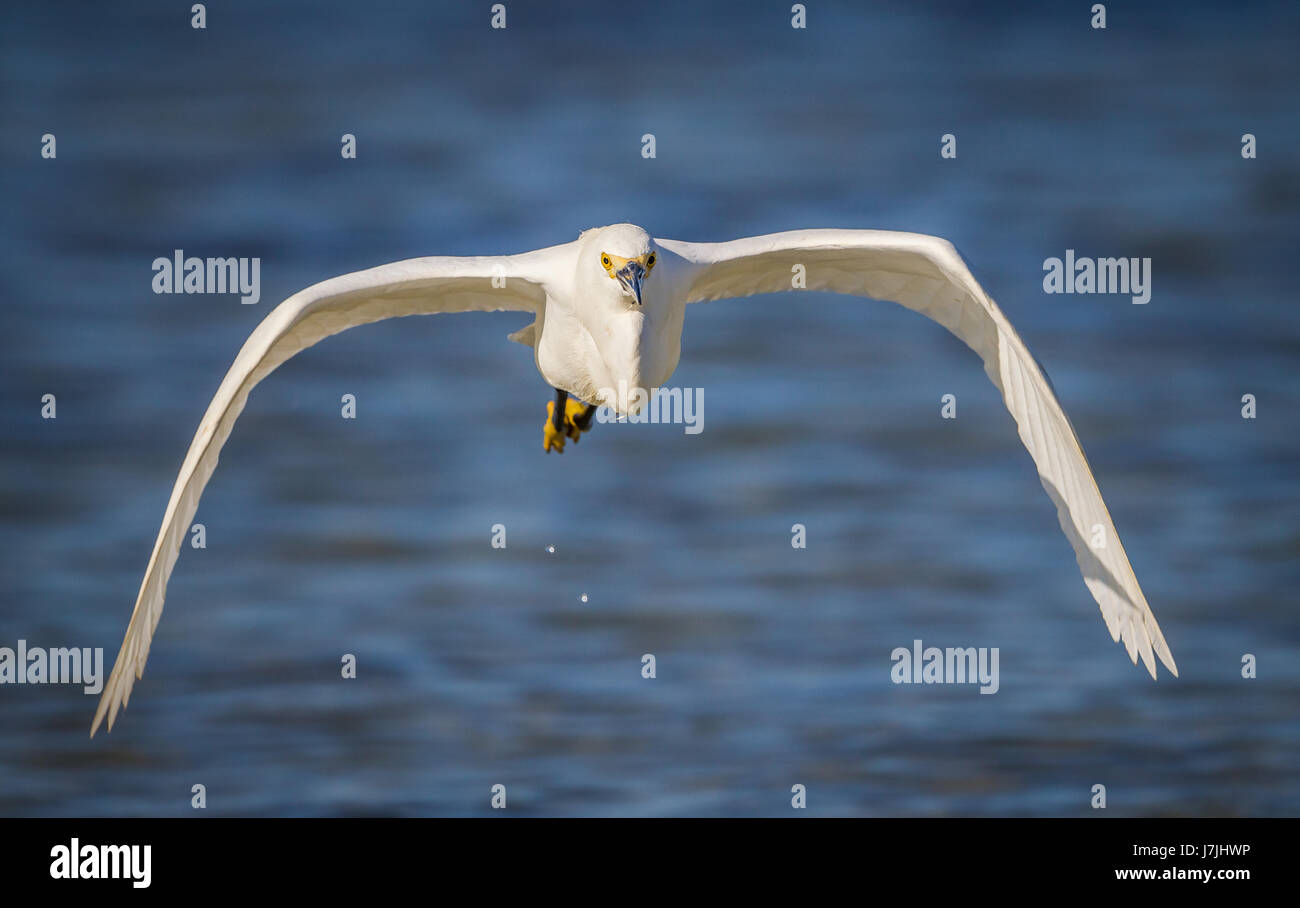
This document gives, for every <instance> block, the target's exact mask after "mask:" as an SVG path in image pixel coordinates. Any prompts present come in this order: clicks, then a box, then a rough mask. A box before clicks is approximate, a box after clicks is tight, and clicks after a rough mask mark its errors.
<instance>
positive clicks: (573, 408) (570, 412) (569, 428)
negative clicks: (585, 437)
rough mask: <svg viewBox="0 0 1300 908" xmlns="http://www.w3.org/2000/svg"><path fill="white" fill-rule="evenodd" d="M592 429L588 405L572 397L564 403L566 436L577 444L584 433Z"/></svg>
mask: <svg viewBox="0 0 1300 908" xmlns="http://www.w3.org/2000/svg"><path fill="white" fill-rule="evenodd" d="M590 428H591V414H590V413H588V412H587V405H586V404H584V403H583V402H582V401H580V400H574V399H573V398H572V397H570V398H569V399H568V400H567V401H565V403H564V434H565V435H567V436H569V437H570V438H572V439H573V443H574V444H577V443H578V439H579V438H581V437H582V433H583V432H586V431H587V430H588V429H590Z"/></svg>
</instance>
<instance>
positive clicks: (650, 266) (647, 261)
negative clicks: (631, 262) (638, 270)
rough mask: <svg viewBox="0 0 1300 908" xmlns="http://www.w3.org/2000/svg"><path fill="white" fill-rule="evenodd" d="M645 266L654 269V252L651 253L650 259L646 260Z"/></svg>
mask: <svg viewBox="0 0 1300 908" xmlns="http://www.w3.org/2000/svg"><path fill="white" fill-rule="evenodd" d="M645 266H646V267H647V268H653V267H654V266H655V254H654V253H653V252H652V253H650V258H648V259H646V260H645Z"/></svg>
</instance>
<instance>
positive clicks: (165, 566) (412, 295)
mask: <svg viewBox="0 0 1300 908" xmlns="http://www.w3.org/2000/svg"><path fill="white" fill-rule="evenodd" d="M569 245H570V246H571V245H572V244H569ZM566 248H567V247H563V246H555V247H551V248H549V249H540V250H537V251H535V252H527V253H523V254H521V255H507V256H495V257H492V256H482V257H472V258H468V257H467V258H449V257H434V258H419V259H408V260H407V261H402V262H393V263H392V264H388V265H380V266H379V267H378V268H370V269H367V270H365V271H356V272H353V273H352V274H344V275H341V276H340V277H336V278H332V279H330V280H327V281H322V282H321V283H319V284H315V285H313V286H311V287H308V288H307V289H306V290H302V291H300V292H298V293H295V294H294V295H293V296H291V297H289V298H288V299H287V300H285V301H284V302H283V303H281V304H280V305H279V306H277V307H275V309H273V310H272V311H271V313H270V314H268V315H267V316H266V318H265V319H263V320H262V322H261V324H259V325H258V326H257V328H255V329H254V330H253V333H252V334H251V335H249V338H248V340H247V341H246V342H245V343H244V346H243V347H242V348H241V349H240V351H239V355H238V356H237V357H236V358H235V362H234V364H233V365H232V366H231V367H230V371H229V372H227V373H226V377H225V379H224V380H223V381H222V382H221V386H220V387H219V388H218V389H217V393H216V395H215V396H214V397H213V398H212V403H211V404H209V405H208V411H207V413H206V414H204V417H203V421H202V422H201V423H199V428H198V431H197V432H196V433H195V434H194V440H193V441H192V442H191V443H190V450H189V453H188V454H187V455H186V456H185V462H184V463H183V464H182V465H181V471H180V475H179V476H177V477H176V485H175V487H173V489H172V496H171V500H170V501H169V502H168V503H167V511H166V513H165V514H164V515H163V522H162V527H161V529H159V531H158V539H157V541H155V542H154V547H153V555H152V556H151V557H150V559H149V566H148V567H147V568H146V569H145V574H144V580H143V581H142V582H141V583H140V593H139V595H138V596H137V598H136V602H135V610H134V611H133V612H132V613H131V623H130V624H129V625H128V626H127V629H126V637H125V639H124V640H123V641H122V648H121V650H119V651H118V654H117V661H116V662H115V663H114V665H113V671H112V673H111V674H110V675H109V678H108V681H107V683H106V684H105V685H104V692H103V694H102V695H101V696H100V700H99V708H98V709H97V710H96V711H95V718H94V721H93V722H92V723H91V726H90V734H91V736H92V737H93V736H94V734H95V731H96V729H98V728H99V723H100V722H101V721H102V720H103V718H104V716H105V714H107V716H108V727H109V729H110V730H111V729H112V727H113V721H114V720H115V719H116V718H117V711H118V709H119V708H121V707H123V706H125V705H126V704H127V701H128V700H130V698H131V686H132V684H134V683H135V682H134V679H135V678H139V677H140V676H141V674H142V673H143V672H144V664H145V660H146V659H147V658H148V656H149V643H150V641H151V640H152V639H153V633H154V629H155V628H156V627H157V626H158V619H159V618H160V617H161V616H162V609H163V596H164V594H165V592H166V589H167V580H168V579H169V578H170V577H171V572H172V567H173V566H174V565H175V564H176V558H177V556H178V555H179V554H180V548H181V542H182V540H183V539H184V537H185V534H186V532H187V531H188V528H189V525H190V520H191V519H192V518H193V517H194V512H195V511H196V510H197V509H198V506H199V496H200V495H202V494H203V487H204V486H206V485H207V483H208V479H209V478H210V477H211V476H212V472H213V470H215V469H216V467H217V457H218V455H219V454H220V452H221V447H222V445H224V444H225V443H226V439H227V438H229V437H230V431H231V429H233V428H234V425H235V420H236V419H238V418H239V414H240V412H241V411H242V410H243V409H244V404H245V402H246V401H247V400H248V394H249V392H250V391H252V390H253V386H254V385H256V384H257V383H258V382H260V381H261V380H262V379H263V378H265V377H266V376H267V375H269V374H271V372H272V371H274V370H275V369H276V368H277V367H278V366H279V365H280V364H281V363H283V362H284V361H285V360H287V359H289V358H290V357H292V356H293V355H294V354H296V353H298V352H300V351H302V350H305V349H307V348H308V347H310V346H312V345H313V344H315V343H317V342H318V341H321V340H323V339H325V338H327V337H329V336H330V335H332V334H338V333H339V332H340V331H345V330H347V329H348V328H354V327H356V326H358V325H364V324H367V323H369V322H377V321H380V320H382V319H386V318H396V317H399V316H405V315H433V314H436V313H443V312H470V311H484V312H491V311H496V310H502V309H512V310H519V311H524V312H533V313H535V314H536V313H537V312H539V311H540V310H541V309H542V307H543V306H544V305H545V301H546V289H545V288H546V286H547V285H548V283H549V282H551V281H552V280H554V279H555V278H556V277H557V276H560V275H562V274H564V273H565V272H564V270H563V266H562V264H561V263H562V262H563V261H564V260H565V259H566V256H565V253H564V250H565V249H566Z"/></svg>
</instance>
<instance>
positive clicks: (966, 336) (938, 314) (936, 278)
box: [655, 230, 1178, 678]
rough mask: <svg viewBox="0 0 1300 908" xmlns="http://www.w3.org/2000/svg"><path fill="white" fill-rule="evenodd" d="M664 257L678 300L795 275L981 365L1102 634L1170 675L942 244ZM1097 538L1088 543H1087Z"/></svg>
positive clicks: (1018, 347)
mask: <svg viewBox="0 0 1300 908" xmlns="http://www.w3.org/2000/svg"><path fill="white" fill-rule="evenodd" d="M655 242H657V243H658V244H659V245H660V246H662V247H663V248H665V249H667V250H669V252H671V253H675V254H676V256H678V258H679V260H678V261H677V262H674V263H673V271H672V272H671V273H673V274H674V275H675V279H676V280H677V281H679V282H680V288H681V289H680V292H681V293H682V295H683V297H684V298H685V299H686V301H687V302H699V301H704V300H716V299H725V298H728V297H738V296H749V295H750V294H755V293H778V292H781V291H783V290H784V291H788V290H790V289H791V287H792V277H794V276H796V275H798V274H800V273H802V274H803V275H804V277H805V285H806V288H807V289H809V290H823V291H829V292H831V293H845V294H850V295H853V296H863V297H871V298H873V299H882V300H891V301H893V302H896V303H899V304H901V305H903V306H906V307H907V308H908V309H912V310H914V311H916V312H919V313H921V314H922V315H924V316H927V317H928V318H931V319H933V320H934V321H936V322H938V323H939V324H941V325H943V326H944V327H945V328H947V329H948V330H949V331H951V332H952V333H953V334H954V335H956V336H957V337H958V338H960V339H961V340H962V341H963V342H964V343H965V344H966V346H968V347H970V348H971V349H972V350H974V351H975V352H976V353H978V354H979V356H980V358H981V359H983V360H984V371H985V373H987V374H988V377H989V378H990V379H991V380H992V382H993V384H994V385H996V386H997V389H998V390H999V391H1000V392H1001V393H1002V399H1003V401H1004V402H1005V403H1006V405H1007V409H1008V410H1009V411H1011V415H1012V417H1013V418H1014V419H1015V421H1016V425H1017V426H1018V427H1019V429H1020V440H1021V441H1022V442H1024V445H1025V448H1026V449H1028V451H1029V454H1030V456H1031V457H1033V459H1034V465H1035V466H1036V467H1037V468H1038V476H1039V479H1040V480H1042V483H1043V488H1044V489H1046V490H1047V494H1048V495H1049V496H1050V497H1051V499H1052V502H1053V503H1054V504H1055V505H1056V514H1057V518H1058V519H1059V521H1060V524H1061V529H1062V531H1064V533H1065V535H1066V538H1067V539H1069V541H1070V544H1071V546H1073V547H1074V552H1075V556H1076V558H1077V559H1078V562H1079V568H1080V569H1081V570H1082V572H1083V580H1084V583H1086V584H1087V586H1088V589H1089V590H1090V591H1091V592H1092V595H1093V598H1094V599H1096V600H1097V604H1098V605H1099V606H1100V607H1101V614H1102V617H1103V618H1104V619H1105V621H1106V628H1107V629H1108V630H1109V631H1110V634H1111V637H1112V639H1114V640H1120V639H1122V640H1123V641H1124V645H1125V647H1126V648H1127V649H1128V654H1129V658H1130V659H1132V660H1133V662H1135V663H1136V662H1137V660H1138V657H1139V656H1141V657H1142V661H1143V662H1144V663H1145V664H1146V667H1147V670H1148V671H1149V672H1150V673H1151V677H1152V678H1154V677H1155V676H1156V664H1155V659H1154V658H1153V656H1152V651H1153V650H1154V654H1155V656H1158V657H1159V659H1160V661H1161V662H1163V663H1164V664H1165V666H1166V667H1167V668H1168V669H1169V670H1170V671H1171V672H1173V673H1174V674H1175V675H1177V674H1178V668H1177V666H1176V665H1175V664H1174V657H1173V654H1172V653H1170V652H1169V646H1168V645H1167V644H1166V643H1165V638H1164V635H1163V634H1162V633H1161V632H1160V626H1159V625H1158V624H1157V623H1156V618H1155V615H1153V614H1152V613H1151V607H1150V606H1149V605H1147V600H1146V597H1145V596H1144V595H1143V594H1142V587H1141V586H1139V585H1138V580H1137V577H1136V575H1134V573H1133V568H1132V566H1131V565H1130V564H1129V560H1128V555H1126V554H1125V553H1124V546H1123V545H1122V544H1121V543H1120V541H1119V534H1118V533H1116V532H1115V525H1114V524H1113V523H1112V522H1111V519H1110V512H1109V511H1108V510H1107V509H1106V502H1105V501H1103V500H1102V497H1101V491H1100V490H1099V489H1098V488H1097V481H1096V479H1094V478H1093V475H1092V470H1091V469H1090V468H1089V467H1088V460H1087V458H1086V457H1084V455H1083V448H1082V447H1081V446H1080V445H1079V439H1078V437H1077V436H1076V435H1075V434H1074V428H1073V427H1072V426H1071V425H1070V421H1069V419H1068V418H1067V417H1066V415H1065V410H1063V409H1062V408H1061V403H1060V401H1058V400H1057V399H1056V394H1055V393H1054V392H1053V390H1052V387H1051V385H1050V384H1049V383H1048V381H1047V378H1046V376H1045V375H1044V374H1043V372H1042V370H1041V369H1040V368H1039V366H1038V363H1037V361H1035V359H1034V357H1033V356H1032V355H1031V354H1030V352H1029V349H1028V348H1027V347H1026V346H1025V344H1024V341H1022V340H1021V339H1020V335H1019V334H1017V333H1016V329H1015V328H1013V327H1012V325H1011V322H1010V321H1008V320H1007V317H1006V316H1005V315H1004V314H1003V313H1002V310H1001V309H999V308H998V305H997V303H995V302H993V300H992V299H991V298H990V297H989V295H988V294H987V293H985V292H984V290H983V288H982V287H980V285H979V283H978V282H976V280H975V278H974V276H972V275H971V273H970V270H969V269H968V268H967V267H966V263H965V262H964V261H962V258H961V256H960V255H958V254H957V250H956V249H954V248H953V245H952V244H951V243H949V242H948V241H947V240H944V239H941V238H939V237H934V236H923V235H921V234H916V233H896V232H894V231H889V230H793V231H789V232H787V233H773V234H768V235H767V236H755V237H747V238H745V239H741V240H732V241H730V242H726V243H683V242H680V241H677V240H663V239H657V240H656V241H655ZM1094 540H1098V541H1099V542H1100V544H1099V545H1094V544H1093V541H1094Z"/></svg>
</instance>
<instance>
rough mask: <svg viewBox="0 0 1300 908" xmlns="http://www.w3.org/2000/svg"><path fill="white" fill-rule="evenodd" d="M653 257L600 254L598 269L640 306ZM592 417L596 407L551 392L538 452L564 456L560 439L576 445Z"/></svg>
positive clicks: (559, 392) (589, 425)
mask: <svg viewBox="0 0 1300 908" xmlns="http://www.w3.org/2000/svg"><path fill="white" fill-rule="evenodd" d="M656 260H657V259H656V256H655V254H654V253H653V252H646V253H643V254H642V255H638V256H634V257H632V258H624V257H623V256H621V255H613V254H611V253H609V252H602V253H601V254H600V266H601V267H602V268H604V269H605V273H606V274H607V275H609V278H610V280H613V281H618V283H619V286H620V287H622V289H623V292H624V293H625V294H627V295H628V296H630V297H632V298H633V300H635V303H636V305H637V306H638V307H640V306H641V282H642V281H643V280H645V278H646V277H648V276H649V274H650V270H651V269H652V268H654V266H655V261H656ZM595 414H596V404H584V403H582V402H581V401H578V400H574V399H573V398H572V397H570V396H569V395H568V392H566V391H563V390H560V389H559V388H557V389H556V391H555V400H553V401H551V402H550V403H548V404H547V405H546V422H545V423H544V424H543V426H542V449H543V450H544V451H546V452H548V453H549V452H551V451H554V452H555V453H557V454H563V453H564V439H565V438H572V439H573V441H574V442H575V443H576V442H577V441H578V439H579V437H581V435H582V433H583V432H586V431H587V430H588V429H590V428H591V418H592V417H593V416H594V415H595Z"/></svg>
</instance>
